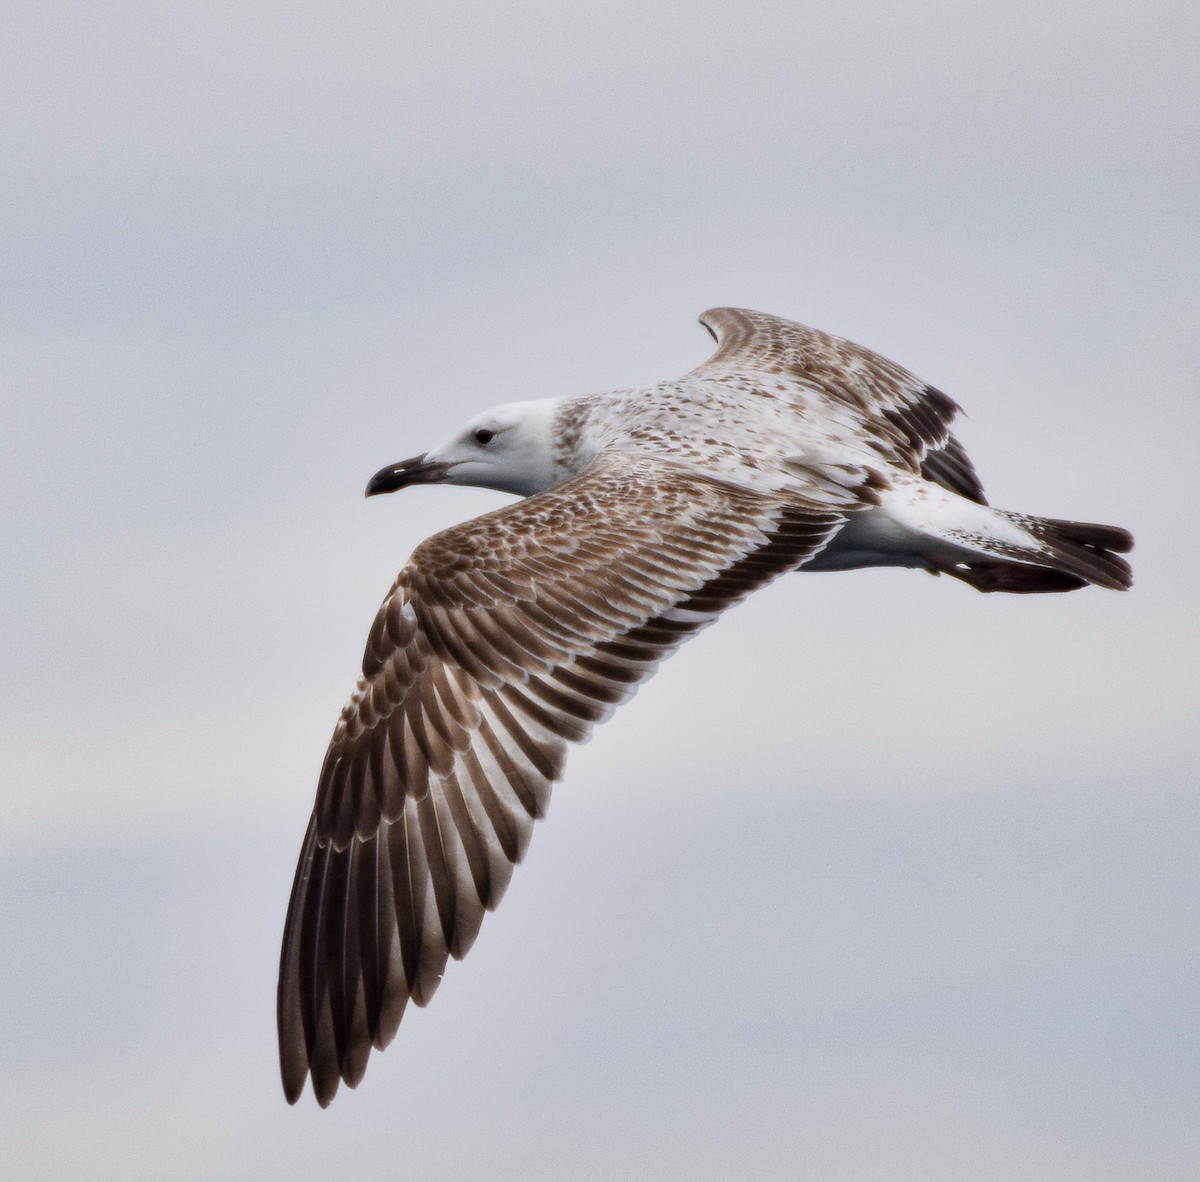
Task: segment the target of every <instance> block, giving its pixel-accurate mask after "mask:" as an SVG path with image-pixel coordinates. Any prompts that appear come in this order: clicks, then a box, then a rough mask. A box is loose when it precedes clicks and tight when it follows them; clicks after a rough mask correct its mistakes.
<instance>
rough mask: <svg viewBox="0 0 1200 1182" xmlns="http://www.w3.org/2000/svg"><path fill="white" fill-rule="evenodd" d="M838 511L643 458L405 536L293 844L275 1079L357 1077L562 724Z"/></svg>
mask: <svg viewBox="0 0 1200 1182" xmlns="http://www.w3.org/2000/svg"><path fill="white" fill-rule="evenodd" d="M843 520H844V517H843V516H842V515H840V514H838V513H837V512H835V511H831V510H830V509H829V508H828V507H820V506H817V505H815V504H807V503H805V502H803V501H800V500H790V501H786V502H785V501H782V500H779V499H776V498H771V497H766V496H763V495H760V494H758V493H754V492H751V491H748V490H744V489H740V488H737V487H735V486H732V485H726V484H721V483H717V482H714V481H711V480H708V479H706V478H705V477H703V476H702V475H699V474H697V473H695V472H694V471H691V470H689V469H687V468H684V467H682V466H679V465H675V464H672V463H670V462H665V461H661V460H657V459H654V458H651V457H646V456H636V455H630V454H614V455H610V454H603V455H601V456H600V457H599V458H598V459H597V460H596V461H595V462H594V463H593V464H592V466H591V467H590V468H589V469H588V470H587V471H586V472H585V473H584V474H583V475H582V476H580V477H578V478H576V479H575V480H573V481H570V482H568V483H567V484H564V485H560V486H559V487H558V488H556V489H552V490H550V491H548V492H545V493H541V494H539V495H537V496H534V497H531V498H529V499H528V500H524V501H518V502H516V503H514V504H512V505H509V506H507V507H505V508H504V509H501V510H500V511H499V512H496V513H491V514H487V515H485V516H483V517H480V518H476V519H475V520H474V521H470V522H467V523H465V524H464V525H461V526H458V527H456V528H454V529H450V530H447V531H446V532H444V533H441V534H438V535H436V536H435V537H433V538H430V539H429V540H428V541H426V542H424V543H423V544H422V545H421V546H419V547H418V548H417V550H416V552H415V553H414V554H413V557H412V559H411V560H410V562H409V564H408V565H407V566H406V567H405V568H404V570H403V571H401V573H400V576H399V578H398V579H397V580H396V583H395V585H394V586H393V588H392V590H391V592H390V593H389V595H388V596H387V598H386V599H385V600H384V602H383V606H382V607H381V608H380V610H379V615H378V617H377V618H376V620H375V624H374V627H373V628H372V630H371V634H370V638H369V640H368V642H367V649H366V654H365V656H364V659H363V676H362V679H361V680H360V681H359V683H358V687H357V689H356V690H355V692H354V695H353V696H352V698H351V700H350V702H349V704H348V705H347V706H346V708H345V709H344V710H343V711H342V715H341V718H340V720H339V721H338V724H337V727H336V729H335V731H334V735H333V740H332V742H331V743H330V746H329V752H328V755H327V756H326V758H325V764H324V767H323V769H322V771H321V777H320V783H319V787H318V790H317V800H316V806H315V808H314V810H313V815H312V819H311V821H310V822H309V827H308V833H307V835H306V837H305V839H304V846H303V849H302V851H301V855H300V862H299V866H298V867H297V870H296V878H295V882H294V885H293V887H292V897H291V903H290V905H289V907H288V917H287V923H286V928H285V932H284V939H283V950H282V954H281V961H280V979H279V995H278V1020H279V1043H280V1062H281V1067H282V1073H283V1085H284V1091H285V1092H286V1094H287V1098H288V1100H289V1101H290V1102H294V1101H295V1100H296V1099H297V1097H298V1096H299V1094H300V1092H301V1091H302V1090H303V1087H304V1080H305V1077H306V1076H307V1075H309V1074H311V1076H312V1081H313V1090H314V1092H315V1094H316V1097H317V1099H318V1101H320V1103H321V1104H322V1105H325V1104H328V1103H329V1101H330V1100H331V1099H332V1098H333V1095H334V1093H335V1092H336V1091H337V1088H338V1084H339V1081H340V1080H345V1081H346V1083H347V1084H349V1085H350V1086H354V1085H355V1084H356V1083H357V1082H358V1081H359V1079H360V1078H361V1077H362V1074H363V1071H364V1069H365V1067H366V1062H367V1056H368V1054H369V1053H370V1049H371V1047H372V1046H374V1047H380V1048H382V1047H383V1046H385V1045H386V1044H387V1043H388V1042H389V1041H390V1039H391V1038H392V1036H393V1034H394V1033H395V1031H396V1028H397V1026H398V1025H399V1022H400V1018H401V1016H402V1014H403V1012H404V1009H405V1006H406V1005H407V1003H408V1002H409V1000H410V999H411V1000H412V1001H413V1002H415V1003H416V1004H417V1005H424V1004H425V1003H426V1002H427V1001H428V1000H429V998H430V997H431V996H432V994H433V992H434V990H435V989H436V988H437V985H438V982H439V981H440V980H441V976H442V972H443V969H444V968H445V965H446V960H447V957H448V956H453V957H455V958H461V957H462V956H463V955H464V954H465V953H466V951H467V949H468V948H469V947H470V945H471V943H472V941H473V940H474V938H475V935H476V933H477V931H478V930H479V925H480V921H481V920H482V918H483V914H484V912H485V911H487V910H490V909H491V908H494V907H495V906H496V904H497V902H498V901H499V899H500V896H501V895H502V894H503V892H504V889H505V887H506V885H507V884H508V880H509V877H510V876H511V874H512V868H513V865H514V864H515V863H516V862H518V861H519V860H520V859H521V857H522V855H523V853H524V851H525V848H526V846H527V844H528V841H529V837H530V832H531V830H532V827H533V822H534V821H535V820H536V819H537V818H539V817H540V816H542V814H543V813H544V811H545V808H546V804H547V800H548V796H549V791H550V785H551V783H552V782H553V781H554V780H556V779H557V778H558V777H559V776H560V774H561V772H562V767H563V760H564V756H565V752H566V747H567V744H568V743H569V742H579V741H581V740H583V739H585V738H586V737H587V736H588V734H589V732H590V731H591V729H592V727H594V726H595V725H596V724H597V723H599V722H601V721H603V720H604V719H605V718H606V717H607V716H608V715H609V713H611V711H612V710H613V709H614V708H615V707H616V706H617V705H618V704H620V703H621V702H623V701H625V700H626V699H628V698H629V697H630V696H631V695H632V694H633V693H634V691H635V689H636V688H637V686H638V685H639V684H640V683H641V682H643V681H644V680H645V679H646V678H647V677H649V676H650V674H651V673H652V672H653V671H654V669H655V667H656V666H657V664H658V662H659V661H661V660H662V659H663V658H664V657H665V656H667V655H668V654H669V653H671V652H673V651H674V650H675V649H676V648H677V647H678V646H679V645H680V644H681V643H682V642H683V641H684V640H686V639H687V638H688V637H689V636H691V635H693V634H694V633H695V632H697V631H698V630H699V629H701V628H703V627H704V626H705V625H706V624H708V623H710V622H711V621H712V620H713V619H715V618H716V616H717V615H718V614H719V613H720V612H721V611H722V610H723V609H725V608H726V607H728V606H730V605H731V604H733V603H736V602H738V601H739V600H741V599H742V598H744V597H745V596H746V595H748V594H749V593H750V592H751V591H753V590H755V589H756V588H758V587H761V586H763V585H764V584H766V583H768V582H770V581H771V580H772V579H773V578H775V576H777V575H779V574H782V573H783V572H785V571H788V570H791V569H793V568H794V567H796V566H797V565H799V564H800V563H801V562H803V561H804V560H805V559H807V558H808V557H810V556H811V555H812V554H814V553H815V552H816V551H817V550H819V549H820V547H821V546H822V545H823V544H824V543H825V541H826V540H827V539H828V537H829V536H830V534H831V532H832V531H833V530H834V529H835V528H836V527H837V526H838V525H840V524H841V522H842V521H843Z"/></svg>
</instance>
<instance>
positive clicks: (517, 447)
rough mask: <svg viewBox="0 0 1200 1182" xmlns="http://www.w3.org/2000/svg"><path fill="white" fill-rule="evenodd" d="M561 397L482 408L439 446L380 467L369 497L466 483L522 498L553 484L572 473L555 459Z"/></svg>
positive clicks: (372, 483)
mask: <svg viewBox="0 0 1200 1182" xmlns="http://www.w3.org/2000/svg"><path fill="white" fill-rule="evenodd" d="M560 401H561V399H558V398H547V399H543V400H542V401H539V402H510V403H508V404H507V405H505V406H497V407H493V409H491V410H488V411H484V412H483V414H480V415H476V416H475V418H473V419H472V420H471V421H470V422H469V423H468V424H467V425H466V427H464V428H463V429H462V430H461V431H460V432H459V433H458V434H457V435H455V436H454V437H453V438H452V439H450V440H447V442H445V443H443V444H442V445H441V446H440V447H435V448H434V449H433V450H432V451H428V452H426V453H425V454H424V455H420V456H413V458H412V459H410V460H402V461H401V462H400V463H399V464H389V465H388V466H387V467H386V468H382V469H380V470H379V471H378V472H376V473H375V475H374V476H372V477H371V480H370V483H369V484H368V485H367V496H369V497H370V496H374V495H375V494H376V493H385V492H395V491H396V490H397V489H400V488H407V487H408V486H409V485H410V484H468V485H472V486H474V487H476V488H494V489H498V490H499V491H500V492H511V493H517V494H518V495H519V496H523V497H527V496H532V494H534V493H537V492H541V491H542V490H543V489H547V488H553V486H554V485H556V484H560V483H561V482H562V481H563V480H566V479H567V478H568V477H570V476H573V475H574V474H575V473H574V472H573V471H570V470H569V469H567V468H565V467H564V466H563V464H562V463H561V462H556V459H555V446H554V443H555V432H554V416H555V410H556V408H557V406H558V404H559V403H560Z"/></svg>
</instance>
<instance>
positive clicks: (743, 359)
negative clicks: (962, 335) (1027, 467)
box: [689, 308, 986, 504]
mask: <svg viewBox="0 0 1200 1182" xmlns="http://www.w3.org/2000/svg"><path fill="white" fill-rule="evenodd" d="M700 323H701V324H703V325H704V327H705V328H707V329H708V331H709V332H710V333H711V334H712V336H713V339H714V340H715V341H716V342H717V351H716V352H715V353H714V354H713V355H712V356H711V357H710V358H709V359H708V360H707V361H706V362H704V364H703V365H700V366H699V367H697V368H696V369H694V370H693V371H692V375H695V376H713V375H716V374H732V373H749V374H756V375H761V376H762V377H764V378H770V379H772V380H774V381H779V380H780V379H782V380H784V381H791V382H795V383H798V384H799V385H801V386H802V387H804V388H805V389H806V390H810V391H815V392H816V393H818V394H819V395H820V396H823V397H824V398H825V399H827V400H828V402H829V403H830V404H831V409H832V411H833V413H834V415H835V416H838V417H842V416H845V415H847V414H849V415H851V416H853V417H854V418H856V419H857V420H858V421H859V423H860V425H861V427H862V428H863V432H864V437H865V439H866V440H868V441H871V442H873V443H874V445H875V446H876V447H877V448H878V449H879V450H880V451H881V452H882V453H883V454H885V455H886V456H887V458H888V459H890V460H891V461H893V462H895V463H899V464H901V465H902V466H905V467H907V468H909V469H911V470H912V471H914V472H920V473H921V474H922V475H923V476H925V478H926V479H928V480H934V481H936V482H937V483H938V484H940V485H942V486H943V487H945V488H948V489H950V490H951V491H952V492H956V493H959V494H960V495H961V496H965V497H967V498H969V499H970V500H973V501H978V502H979V503H981V504H984V503H986V502H985V501H984V495H983V485H982V484H981V483H980V480H979V477H978V476H977V475H976V473H975V469H974V467H973V466H972V464H971V461H970V459H969V458H968V457H967V454H966V452H965V451H964V450H963V448H962V445H961V444H960V443H959V442H958V440H957V439H955V438H954V436H953V435H951V433H950V424H951V422H953V420H954V417H955V416H956V415H957V414H958V412H959V410H960V408H959V406H958V403H956V402H955V401H954V400H953V399H952V398H950V397H949V396H948V395H946V394H943V393H942V392H941V390H938V389H937V388H936V387H934V386H930V385H928V384H927V383H925V382H923V381H921V379H920V378H918V377H917V376H916V375H915V374H912V373H910V372H909V371H908V370H906V369H904V368H903V367H902V366H899V365H897V364H896V363H895V362H893V361H889V360H888V359H887V358H886V357H881V356H880V355H879V354H878V353H873V352H871V350H870V349H864V348H863V347H862V346H861V345H856V344H855V343H854V342H853V341H847V340H845V339H843V338H842V337H835V336H832V335H831V334H829V333H826V332H819V331H818V330H817V329H815V328H807V327H805V326H804V325H802V324H796V323H794V322H793V321H791V320H784V319H782V318H781V317H779V316H771V315H768V314H767V313H766V312H751V311H749V310H747V309H745V308H710V309H709V310H708V311H707V312H705V313H703V315H701V317H700ZM689 376H691V375H689Z"/></svg>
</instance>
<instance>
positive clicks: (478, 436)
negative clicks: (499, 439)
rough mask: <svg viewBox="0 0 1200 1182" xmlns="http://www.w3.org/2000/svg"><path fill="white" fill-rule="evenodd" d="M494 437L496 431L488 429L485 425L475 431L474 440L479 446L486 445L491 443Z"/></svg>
mask: <svg viewBox="0 0 1200 1182" xmlns="http://www.w3.org/2000/svg"><path fill="white" fill-rule="evenodd" d="M495 438H496V432H495V431H489V430H488V429H487V428H486V427H480V428H479V430H478V431H476V432H475V442H476V443H478V444H480V445H481V446H485V447H486V446H487V444H489V443H491V442H492V440H493V439H495Z"/></svg>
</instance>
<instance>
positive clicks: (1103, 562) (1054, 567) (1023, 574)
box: [937, 510, 1133, 594]
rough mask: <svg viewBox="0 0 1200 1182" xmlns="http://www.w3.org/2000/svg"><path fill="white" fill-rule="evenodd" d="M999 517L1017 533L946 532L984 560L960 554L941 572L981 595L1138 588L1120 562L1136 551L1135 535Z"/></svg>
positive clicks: (1090, 526)
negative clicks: (968, 585) (1091, 587)
mask: <svg viewBox="0 0 1200 1182" xmlns="http://www.w3.org/2000/svg"><path fill="white" fill-rule="evenodd" d="M993 512H994V513H995V514H996V516H997V517H999V518H1002V519H1003V520H1004V522H1006V523H1008V524H1009V526H1010V527H1015V529H1014V528H1000V529H996V530H988V531H987V532H986V534H984V533H982V532H979V533H976V532H974V531H972V532H970V533H964V532H960V531H958V530H947V531H945V534H944V535H943V536H945V537H947V539H948V540H952V541H954V542H956V543H958V545H960V546H963V547H964V548H966V549H969V550H972V551H975V552H977V553H978V554H979V557H978V558H975V557H973V556H968V555H961V554H960V555H959V558H958V561H957V562H953V563H947V564H945V565H943V564H942V563H938V566H937V569H938V571H939V572H944V573H945V574H948V575H950V576H952V577H953V578H956V579H961V580H962V581H963V582H964V583H969V584H970V585H971V586H972V587H974V588H976V589H977V590H979V591H1009V592H1015V593H1018V594H1019V593H1026V594H1028V593H1037V592H1046V591H1074V590H1076V589H1078V588H1079V587H1086V586H1087V585H1088V584H1089V583H1092V584H1094V585H1095V586H1097V587H1109V588H1111V589H1112V590H1114V591H1125V590H1127V589H1128V588H1129V587H1131V586H1132V585H1133V572H1132V571H1131V570H1130V567H1129V563H1128V562H1126V561H1125V559H1124V558H1122V557H1120V556H1121V555H1122V554H1127V553H1128V552H1129V551H1130V550H1132V549H1133V535H1132V534H1130V533H1129V531H1128V530H1124V529H1118V528H1117V527H1116V526H1113V525H1093V524H1091V523H1090V522H1083V521H1059V520H1057V519H1056V518H1053V517H1030V516H1029V515H1027V514H1024V513H1007V512H1005V511H1003V510H993ZM996 524H997V525H999V524H1000V523H999V522H997V523H996ZM1018 531H1019V532H1018ZM1022 535H1023V536H1022Z"/></svg>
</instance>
